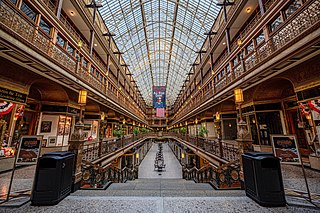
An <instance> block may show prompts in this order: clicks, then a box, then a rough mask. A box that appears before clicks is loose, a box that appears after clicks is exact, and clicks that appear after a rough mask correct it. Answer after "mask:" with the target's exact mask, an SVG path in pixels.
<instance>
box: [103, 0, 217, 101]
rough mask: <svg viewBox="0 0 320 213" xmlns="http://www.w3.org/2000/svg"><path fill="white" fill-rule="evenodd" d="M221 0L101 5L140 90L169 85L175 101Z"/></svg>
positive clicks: (107, 1)
mask: <svg viewBox="0 0 320 213" xmlns="http://www.w3.org/2000/svg"><path fill="white" fill-rule="evenodd" d="M216 3H217V1H216V0H189V1H188V0H127V1H126V0H103V1H102V5H103V7H101V8H100V9H99V12H100V14H101V15H102V17H103V19H104V22H105V24H106V26H107V27H108V28H109V30H110V31H111V32H113V33H115V37H114V39H115V41H116V43H117V46H118V48H119V50H120V51H121V52H124V54H123V55H122V56H123V58H124V60H125V62H126V63H127V64H128V65H130V67H129V70H130V72H131V73H132V74H133V77H134V79H135V80H136V82H137V85H138V87H139V90H140V91H141V94H142V96H143V98H144V100H145V101H146V103H147V104H148V105H150V106H151V105H152V86H166V90H167V95H166V99H167V100H166V102H167V105H168V106H170V105H172V104H174V101H175V100H176V98H177V96H178V94H179V91H180V89H181V87H182V85H183V83H184V81H185V80H186V77H187V74H188V73H189V71H190V69H191V66H190V64H192V63H193V62H194V60H195V59H196V57H197V54H196V53H195V51H199V50H200V48H201V46H202V44H203V42H204V40H205V35H204V33H205V32H208V31H209V30H210V28H211V27H212V25H213V23H214V20H215V18H216V17H217V16H218V13H219V10H220V7H219V6H217V5H216Z"/></svg>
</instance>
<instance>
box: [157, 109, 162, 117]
mask: <svg viewBox="0 0 320 213" xmlns="http://www.w3.org/2000/svg"><path fill="white" fill-rule="evenodd" d="M156 116H157V117H164V108H157V114H156Z"/></svg>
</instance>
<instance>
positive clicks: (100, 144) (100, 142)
mask: <svg viewBox="0 0 320 213" xmlns="http://www.w3.org/2000/svg"><path fill="white" fill-rule="evenodd" d="M101 153H102V139H99V152H98V156H99V157H100V156H101Z"/></svg>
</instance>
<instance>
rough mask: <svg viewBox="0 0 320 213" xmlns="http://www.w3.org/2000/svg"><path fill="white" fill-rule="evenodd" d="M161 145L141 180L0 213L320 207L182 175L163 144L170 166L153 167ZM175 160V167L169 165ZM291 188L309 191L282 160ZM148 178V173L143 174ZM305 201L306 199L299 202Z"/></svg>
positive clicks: (25, 176)
mask: <svg viewBox="0 0 320 213" xmlns="http://www.w3.org/2000/svg"><path fill="white" fill-rule="evenodd" d="M157 149H158V148H157V145H155V146H153V147H152V148H151V150H150V152H149V153H148V154H147V156H146V157H145V159H144V160H143V162H142V163H141V166H140V168H139V169H140V171H139V172H140V173H139V177H140V178H139V179H137V180H135V181H129V182H127V183H124V184H112V185H111V186H110V187H109V188H108V189H107V190H101V191H95V190H79V191H77V192H75V193H73V194H71V195H69V196H68V197H67V198H65V199H64V200H63V201H61V202H60V203H59V204H58V205H55V206H40V207H37V206H31V205H30V203H28V204H26V205H24V206H22V207H20V208H0V212H8V213H11V212H12V213H16V212H18V213H19V212H28V213H29V212H30V213H33V212H50V213H51V212H53V213H54V212H57V213H64V212H77V213H78V212H80V213H81V212H85V213H87V212H126V213H127V212H128V213H130V212H155V213H160V212H210V213H211V212H292V213H298V212H299V213H300V212H320V209H315V208H309V207H301V206H297V205H293V204H294V203H296V201H297V200H293V199H292V198H291V197H288V196H286V199H287V201H288V202H289V205H287V206H286V207H277V208H266V207H261V206H259V205H258V204H257V203H256V202H254V201H253V200H251V199H250V198H248V197H247V196H245V192H244V191H243V190H225V191H216V190H214V189H212V188H211V187H210V186H209V185H208V184H196V183H194V182H192V181H186V180H182V179H180V178H181V166H180V165H179V162H178V161H177V160H176V159H175V157H174V155H173V153H171V151H170V149H169V148H168V146H167V145H165V144H164V146H163V151H164V158H165V163H166V165H167V166H166V171H165V172H162V173H161V174H162V175H161V176H159V175H158V174H159V172H155V171H154V165H153V164H154V158H155V154H156V151H157ZM169 165H171V166H172V165H175V166H172V167H171V166H169ZM281 168H282V175H283V181H284V185H285V187H286V188H293V189H296V190H305V181H304V178H303V175H302V170H301V167H298V166H292V165H281ZM34 169H35V167H34V166H33V167H27V168H23V169H19V170H17V172H16V175H15V178H16V179H17V180H16V185H15V189H18V188H19V189H22V188H24V187H27V186H28V187H29V186H30V185H31V183H32V177H33V175H34ZM306 174H307V177H308V183H309V186H310V190H311V192H313V193H318V194H319V192H320V184H319V183H320V173H319V172H316V171H314V170H310V169H306ZM9 177H10V173H6V174H1V175H0V187H1V190H4V191H5V189H6V187H5V185H6V184H7V183H8V179H9ZM142 177H144V178H142ZM299 203H300V204H301V202H299Z"/></svg>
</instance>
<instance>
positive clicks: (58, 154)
mask: <svg viewBox="0 0 320 213" xmlns="http://www.w3.org/2000/svg"><path fill="white" fill-rule="evenodd" d="M68 155H74V153H73V152H69V151H67V152H48V153H45V154H44V155H43V156H58V157H66V156H68Z"/></svg>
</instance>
